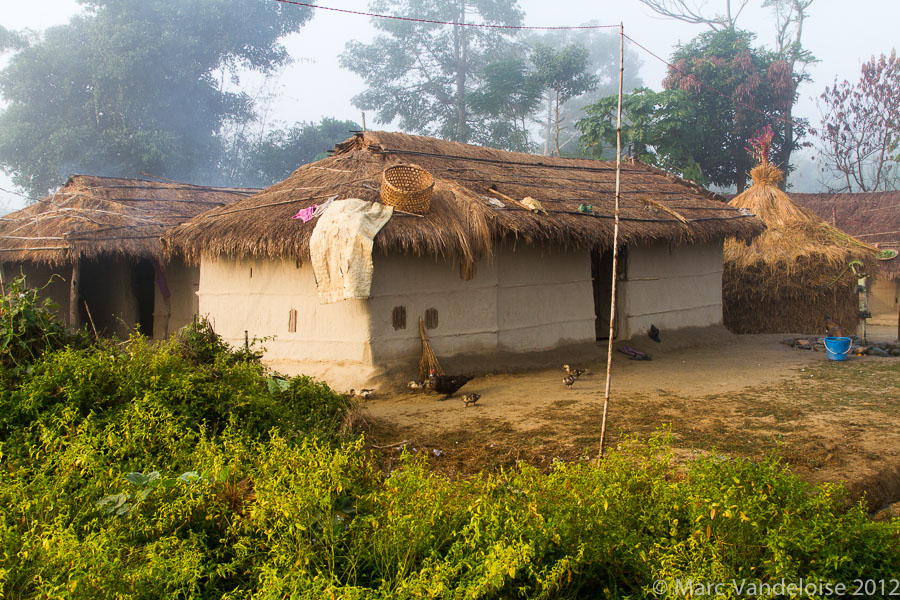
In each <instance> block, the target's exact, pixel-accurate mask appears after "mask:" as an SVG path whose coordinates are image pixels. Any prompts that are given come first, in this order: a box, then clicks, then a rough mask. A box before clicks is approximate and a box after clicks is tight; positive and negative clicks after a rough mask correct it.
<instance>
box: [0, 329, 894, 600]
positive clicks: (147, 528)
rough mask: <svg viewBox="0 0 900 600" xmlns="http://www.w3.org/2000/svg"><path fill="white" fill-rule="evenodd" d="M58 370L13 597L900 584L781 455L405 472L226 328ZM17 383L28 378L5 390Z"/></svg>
mask: <svg viewBox="0 0 900 600" xmlns="http://www.w3.org/2000/svg"><path fill="white" fill-rule="evenodd" d="M194 329H195V331H194V332H193V333H188V334H186V335H184V336H183V337H182V338H181V339H180V340H176V341H171V342H167V343H164V344H159V345H150V344H148V343H147V342H146V341H145V340H144V339H142V338H140V337H135V338H133V339H131V340H128V341H127V342H125V343H122V344H114V345H110V346H104V347H101V348H94V349H82V350H77V349H72V348H63V349H60V350H55V351H49V352H44V353H43V354H42V355H41V356H39V357H37V358H36V359H35V360H34V361H33V362H32V363H31V365H30V367H31V373H30V375H27V376H25V375H24V374H23V373H22V372H21V371H14V372H10V373H7V381H5V382H4V383H5V385H4V386H3V387H2V388H0V440H2V445H0V506H3V507H4V510H3V511H0V596H2V597H11V598H47V597H52V598H85V599H88V598H100V597H103V598H109V597H113V598H148V599H149V598H161V597H166V598H168V597H184V598H198V599H202V598H210V599H212V598H259V599H269V598H271V599H275V598H310V599H318V598H323V597H332V598H385V599H387V598H391V599H395V598H399V599H404V598H407V599H417V598H447V599H455V598H582V597H593V596H602V597H611V598H633V597H648V596H650V595H651V594H652V587H651V586H652V585H653V582H654V581H655V580H664V581H667V582H669V585H670V589H671V587H672V586H674V585H675V582H676V580H679V579H680V580H682V581H684V580H687V579H692V580H694V581H701V582H711V583H715V582H719V581H727V580H729V579H731V578H736V579H746V580H747V581H749V582H770V583H771V582H777V581H780V580H781V578H785V579H787V580H789V581H790V580H798V579H799V578H800V577H803V578H805V579H807V580H821V581H823V582H850V581H852V580H853V579H856V578H859V577H864V578H871V579H875V580H877V579H890V578H891V577H896V565H897V564H900V543H898V542H900V520H894V521H893V522H890V523H876V522H871V521H869V519H868V517H867V515H866V512H865V509H864V506H863V504H862V503H859V504H849V503H847V501H846V499H845V497H844V495H843V492H842V490H841V489H840V488H838V487H835V486H823V487H821V488H819V489H813V488H811V487H810V486H809V485H807V484H805V483H803V482H801V481H800V480H798V479H797V478H796V477H794V476H793V475H791V474H790V473H789V472H788V471H787V470H786V468H785V467H784V465H783V464H782V463H781V462H780V461H779V460H777V459H775V458H772V459H769V460H766V461H763V462H761V463H752V462H749V461H745V460H733V459H727V458H723V457H719V456H709V457H706V458H701V459H699V460H696V461H694V462H692V463H690V464H689V465H688V466H687V470H686V473H684V474H683V475H678V474H677V472H676V470H675V468H674V465H673V463H672V456H671V452H670V451H669V440H668V438H667V437H666V436H665V435H659V436H654V437H653V438H651V439H650V440H648V441H646V442H639V441H636V440H632V441H630V442H627V443H624V444H622V445H621V446H620V448H619V449H617V450H616V451H614V452H612V453H610V454H609V455H608V456H607V457H606V458H605V459H604V461H603V462H602V463H601V464H599V465H598V464H596V463H594V462H588V461H586V460H585V461H581V462H577V463H557V464H555V466H554V468H553V469H552V471H551V472H549V473H541V472H539V471H538V470H537V469H535V468H533V467H531V466H529V465H527V464H524V463H523V464H520V465H518V466H517V467H516V468H514V469H510V470H504V471H500V472H497V473H493V474H483V475H481V476H478V477H474V478H472V479H469V480H450V479H448V478H446V477H444V476H442V475H439V474H436V473H435V472H434V471H432V470H431V468H430V467H429V465H428V463H427V459H426V457H425V456H423V455H422V454H418V455H416V454H410V453H404V454H403V456H402V457H401V460H400V461H399V463H398V464H396V465H395V468H394V470H393V471H391V472H390V473H385V472H383V471H382V470H381V469H379V468H378V466H377V463H376V460H375V459H374V458H373V457H371V456H370V454H369V453H368V452H367V451H366V450H365V441H364V440H363V439H362V438H359V439H355V440H352V439H347V438H344V437H342V435H341V434H340V431H339V429H340V425H341V423H342V421H343V417H344V415H345V414H346V412H347V410H349V409H350V407H349V405H348V399H347V398H346V397H345V396H342V395H340V394H335V393H334V392H333V391H331V390H330V389H329V388H328V387H327V386H325V385H324V384H322V383H319V382H316V381H315V380H313V379H311V378H308V377H296V378H293V379H290V380H284V379H283V378H272V377H268V376H267V374H266V373H265V371H264V369H263V368H262V367H261V366H260V365H259V363H258V362H257V361H255V360H248V359H246V358H240V359H236V358H235V357H236V356H240V355H241V351H235V350H233V349H231V348H228V347H227V346H224V345H223V344H221V340H220V339H218V338H216V337H215V336H214V333H213V332H211V330H209V329H208V327H207V326H206V325H203V324H198V325H197V326H196V327H195V328H194ZM4 372H5V371H4Z"/></svg>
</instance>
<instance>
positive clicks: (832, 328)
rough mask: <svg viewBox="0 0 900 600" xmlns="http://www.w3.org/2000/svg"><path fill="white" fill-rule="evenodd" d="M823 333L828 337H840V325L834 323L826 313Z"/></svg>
mask: <svg viewBox="0 0 900 600" xmlns="http://www.w3.org/2000/svg"><path fill="white" fill-rule="evenodd" d="M825 335H827V336H828V337H841V326H840V325H838V324H837V323H835V322H834V321H833V320H832V318H831V317H829V316H828V315H825Z"/></svg>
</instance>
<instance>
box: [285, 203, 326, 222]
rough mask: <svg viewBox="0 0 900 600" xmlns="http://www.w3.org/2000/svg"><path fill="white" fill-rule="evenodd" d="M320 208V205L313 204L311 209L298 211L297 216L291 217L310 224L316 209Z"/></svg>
mask: <svg viewBox="0 0 900 600" xmlns="http://www.w3.org/2000/svg"><path fill="white" fill-rule="evenodd" d="M318 207H319V205H318V204H313V205H312V206H310V207H309V208H301V209H300V210H299V211H297V214H296V215H294V216H293V217H291V218H292V219H302V220H303V222H304V223H307V222H309V220H310V219H312V218H313V213H314V212H316V209H317V208H318Z"/></svg>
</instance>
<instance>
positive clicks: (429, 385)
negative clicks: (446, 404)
mask: <svg viewBox="0 0 900 600" xmlns="http://www.w3.org/2000/svg"><path fill="white" fill-rule="evenodd" d="M472 379H473V378H472V377H469V376H468V375H435V374H434V372H433V371H432V373H431V375H429V376H428V379H426V380H425V389H427V390H431V391H432V392H437V393H439V394H444V396H445V399H446V398H449V397H450V396H452V395H453V394H455V393H456V392H457V390H459V388H461V387H462V386H464V385H466V384H467V383H468V382H470V381H472Z"/></svg>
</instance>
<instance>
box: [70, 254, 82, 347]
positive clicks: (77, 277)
mask: <svg viewBox="0 0 900 600" xmlns="http://www.w3.org/2000/svg"><path fill="white" fill-rule="evenodd" d="M80 283H81V258H80V257H76V258H75V259H74V260H72V275H71V277H69V327H70V328H72V329H78V328H79V327H81V323H80V319H79V318H78V287H79V285H80Z"/></svg>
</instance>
